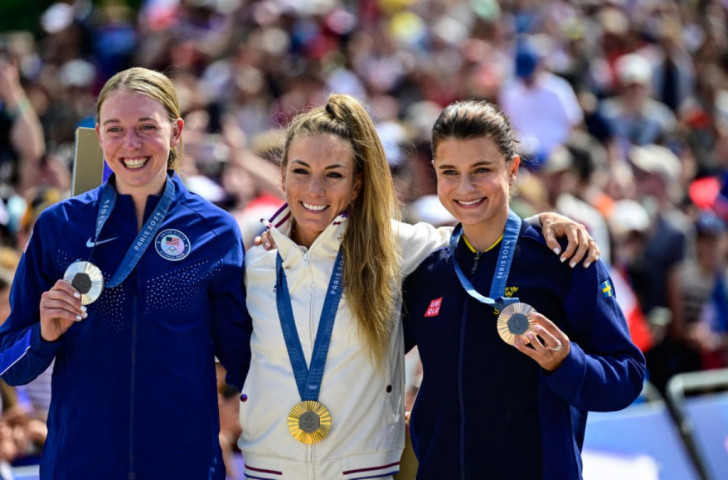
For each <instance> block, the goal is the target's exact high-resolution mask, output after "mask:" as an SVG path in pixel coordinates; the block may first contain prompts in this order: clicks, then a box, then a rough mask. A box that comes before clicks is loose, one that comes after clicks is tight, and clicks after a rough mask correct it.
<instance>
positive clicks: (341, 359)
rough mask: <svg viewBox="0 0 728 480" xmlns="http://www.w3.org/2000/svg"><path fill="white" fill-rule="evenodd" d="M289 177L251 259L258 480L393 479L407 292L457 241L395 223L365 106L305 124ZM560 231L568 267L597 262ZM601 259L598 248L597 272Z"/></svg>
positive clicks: (291, 141) (334, 102) (290, 136)
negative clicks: (404, 283) (264, 241)
mask: <svg viewBox="0 0 728 480" xmlns="http://www.w3.org/2000/svg"><path fill="white" fill-rule="evenodd" d="M282 173H283V182H282V183H283V190H284V192H285V194H286V200H287V205H286V206H284V207H283V208H282V209H281V210H280V211H279V212H277V213H276V214H275V215H274V216H273V218H271V219H270V221H269V225H268V226H269V230H268V231H269V235H270V237H271V239H272V240H273V241H274V242H275V244H276V248H277V249H274V250H265V249H264V248H262V247H254V248H252V249H250V251H249V252H248V253H247V254H246V256H245V284H246V289H247V307H248V311H249V313H250V316H251V318H252V321H253V333H252V337H251V341H250V346H251V363H250V370H249V372H248V375H247V378H246V381H245V386H244V388H243V392H242V395H241V404H240V421H241V425H242V427H243V435H242V437H241V441H240V446H241V449H242V451H243V456H244V459H245V476H246V478H248V479H295V480H308V479H310V480H314V479H315V480H329V479H332V480H333V479H345V480H353V479H363V478H385V479H386V478H391V476H392V475H393V474H394V473H396V472H397V471H398V470H399V460H400V456H401V453H402V449H403V446H404V416H403V411H404V408H403V407H404V403H403V402H404V394H403V384H404V373H403V371H404V370H403V359H404V354H403V339H402V328H401V324H400V322H399V321H398V320H399V308H400V287H401V279H402V277H403V276H404V275H407V274H408V273H410V272H412V271H413V270H414V269H415V268H416V267H417V265H419V263H420V262H421V261H422V260H423V259H424V258H426V257H427V255H428V254H429V253H431V252H432V251H433V250H435V249H436V248H439V247H442V246H445V245H446V244H447V241H448V240H449V236H450V230H449V229H442V230H436V229H434V228H433V227H431V226H429V225H426V224H418V225H416V226H412V225H407V224H403V223H399V222H397V221H393V220H392V219H394V218H398V208H397V201H396V197H395V193H394V188H393V184H392V179H391V176H390V173H389V167H388V165H387V161H386V157H385V154H384V150H383V148H382V145H381V143H380V141H379V138H378V137H377V134H376V130H375V127H374V124H373V122H372V120H371V118H370V117H369V115H368V114H367V112H366V110H365V109H364V107H363V106H362V105H361V104H360V103H359V102H358V101H356V100H355V99H353V98H352V97H349V96H346V95H332V96H331V97H330V98H329V100H328V103H327V104H326V105H325V106H322V107H319V108H315V109H312V110H310V111H308V112H306V113H303V114H301V115H299V116H298V117H297V118H295V119H294V120H293V122H292V123H291V125H290V126H289V128H288V131H287V136H286V142H285V146H284V151H283V158H282ZM561 218H563V217H561ZM554 227H555V228H554V230H562V231H565V232H568V235H567V237H569V239H570V242H571V244H572V245H573V246H570V247H569V248H568V249H567V250H566V251H565V252H564V255H567V254H571V253H573V252H574V251H576V254H575V257H574V258H580V257H581V256H583V255H584V252H585V251H586V245H587V240H586V239H587V237H588V236H586V235H585V231H584V229H583V227H581V226H579V225H577V224H573V223H568V222H562V223H560V224H559V225H557V226H554ZM577 243H578V244H579V245H580V247H579V249H578V250H577V249H576V246H575V245H576V244H577ZM553 245H554V246H555V247H556V246H557V245H558V244H557V243H556V242H555V240H554V241H553ZM597 255H598V249H596V248H592V249H591V250H590V252H589V256H588V257H587V262H591V261H593V260H594V259H595V258H596V256H597ZM342 292H343V295H342ZM334 320H335V321H334ZM443 408H447V406H443Z"/></svg>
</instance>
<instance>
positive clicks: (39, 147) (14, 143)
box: [0, 51, 45, 194]
mask: <svg viewBox="0 0 728 480" xmlns="http://www.w3.org/2000/svg"><path fill="white" fill-rule="evenodd" d="M44 152H45V141H44V137H43V129H42V127H41V124H40V121H39V120H38V117H37V115H36V113H35V110H34V109H33V106H32V104H31V103H30V100H29V99H28V97H27V95H26V93H25V90H24V89H23V86H22V85H21V83H20V77H19V73H18V67H17V65H16V63H15V59H14V58H12V57H10V56H9V52H7V51H5V52H0V179H1V180H2V182H3V183H10V184H13V185H15V186H16V188H17V191H18V192H19V193H21V194H22V193H24V192H25V191H26V190H27V189H28V188H30V187H32V186H33V185H35V182H36V175H37V173H38V169H39V165H40V161H41V157H42V156H43V154H44Z"/></svg>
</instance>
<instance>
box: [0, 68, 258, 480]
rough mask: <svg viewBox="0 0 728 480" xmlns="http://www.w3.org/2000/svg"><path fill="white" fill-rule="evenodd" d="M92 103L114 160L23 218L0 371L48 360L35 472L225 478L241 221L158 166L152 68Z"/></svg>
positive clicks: (114, 81)
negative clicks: (29, 223) (222, 423)
mask: <svg viewBox="0 0 728 480" xmlns="http://www.w3.org/2000/svg"><path fill="white" fill-rule="evenodd" d="M96 114H97V124H96V131H97V133H98V136H99V142H100V144H101V147H102V150H103V152H104V158H105V160H106V162H107V163H108V165H109V166H110V168H111V169H112V170H113V172H114V175H112V176H111V178H110V179H109V180H108V182H106V183H105V184H104V185H102V186H101V187H99V188H97V189H95V190H92V191H90V192H87V193H84V194H82V195H79V196H76V197H73V198H70V199H68V200H65V201H62V202H59V203H57V204H56V205H54V206H52V207H50V208H48V209H47V210H45V211H44V212H43V213H42V214H41V215H40V217H39V218H38V221H37V223H36V224H35V227H34V231H33V234H32V236H31V238H30V240H29V242H28V245H27V247H26V250H25V253H24V254H23V257H22V260H21V261H20V265H19V267H18V270H17V273H16V276H15V280H14V281H13V288H12V292H11V297H10V300H11V305H12V312H11V314H10V316H9V318H8V319H7V320H6V321H5V323H4V324H3V325H2V327H1V328H0V375H1V376H2V378H3V379H4V380H5V381H7V382H8V383H10V384H12V385H18V384H23V383H26V382H28V381H30V380H32V379H33V378H35V377H36V376H37V375H38V374H40V373H41V372H43V371H44V370H45V369H46V368H47V367H48V365H49V364H50V363H51V361H52V360H53V359H55V366H54V371H53V380H52V400H51V406H50V413H49V417H48V438H47V441H46V444H45V446H44V448H43V455H42V459H41V467H40V476H41V478H42V479H59V480H61V479H68V480H81V479H105V480H115V479H119V480H121V479H133V478H138V479H167V478H169V479H171V478H174V479H189V480H199V479H208V480H221V479H224V478H225V468H224V465H223V463H222V456H221V452H220V444H219V440H218V430H219V427H218V410H217V390H216V379H215V356H217V357H218V358H219V359H220V361H221V362H222V363H223V365H224V366H225V367H226V368H227V370H228V372H229V374H230V377H229V380H230V381H231V383H234V384H236V386H238V388H240V387H242V379H243V378H244V376H245V368H246V365H247V359H249V353H248V352H249V342H248V339H249V336H250V324H249V323H246V322H245V321H244V320H246V319H247V317H246V315H245V295H244V291H243V284H242V262H243V246H242V245H243V244H242V238H241V235H240V230H239V228H238V227H237V224H236V222H235V220H234V219H233V218H232V216H231V215H230V214H228V213H227V212H224V211H223V210H221V209H219V208H217V207H216V206H214V205H212V204H210V203H209V202H207V201H206V200H204V199H202V198H201V197H199V196H197V195H195V194H193V193H190V192H189V191H187V189H186V188H185V186H184V185H183V183H182V182H181V180H180V178H179V177H178V176H177V174H176V173H174V171H173V169H174V167H175V162H176V160H177V158H178V157H179V155H180V148H179V147H180V146H181V135H182V129H183V127H184V122H183V121H182V119H181V118H180V111H179V104H178V101H177V95H176V93H175V91H174V87H173V85H172V82H171V81H170V80H169V79H168V78H167V77H166V76H164V75H162V74H160V73H158V72H155V71H151V70H147V69H143V68H132V69H129V70H126V71H123V72H120V73H119V74H117V75H115V76H114V77H112V78H111V79H110V80H109V81H108V82H107V83H106V85H105V86H104V88H103V89H102V91H101V93H100V95H99V100H98V104H97V112H96ZM102 284H105V285H103V288H102Z"/></svg>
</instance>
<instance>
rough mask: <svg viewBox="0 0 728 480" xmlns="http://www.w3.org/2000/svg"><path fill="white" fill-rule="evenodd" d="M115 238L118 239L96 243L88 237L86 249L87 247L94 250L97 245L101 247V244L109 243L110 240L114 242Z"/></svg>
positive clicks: (109, 239)
mask: <svg viewBox="0 0 728 480" xmlns="http://www.w3.org/2000/svg"><path fill="white" fill-rule="evenodd" d="M117 238H119V237H112V238H105V239H104V240H97V241H96V242H94V241H93V240H91V238H90V237H89V239H88V240H86V247H88V248H94V247H95V246H97V245H101V244H102V243H106V242H110V241H112V240H116V239H117Z"/></svg>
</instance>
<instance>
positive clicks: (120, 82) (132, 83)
mask: <svg viewBox="0 0 728 480" xmlns="http://www.w3.org/2000/svg"><path fill="white" fill-rule="evenodd" d="M122 89H124V90H128V91H130V92H137V93H141V94H144V95H147V96H149V97H151V98H153V99H155V100H156V101H158V102H159V103H161V104H162V106H163V107H164V109H165V110H167V118H168V119H169V121H170V122H175V121H176V120H177V119H178V118H181V117H182V114H181V113H180V107H179V99H178V98H177V90H176V89H175V88H174V85H173V84H172V81H171V80H170V79H169V77H167V76H166V75H165V74H163V73H160V72H157V71H156V70H150V69H148V68H142V67H133V68H129V69H127V70H122V71H121V72H119V73H117V74H116V75H114V76H113V77H111V78H110V79H109V80H108V81H107V82H106V84H104V87H103V88H102V89H101V92H100V93H99V98H98V100H97V101H96V121H97V122H98V121H100V119H101V114H100V112H101V105H103V103H104V102H105V101H106V99H107V98H108V96H109V95H111V94H112V93H114V92H115V91H117V90H122ZM181 158H184V147H183V145H182V139H180V141H179V144H177V147H176V148H173V149H171V150H170V152H169V158H168V159H167V168H168V169H175V170H176V169H177V167H178V165H177V160H178V159H181Z"/></svg>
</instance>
